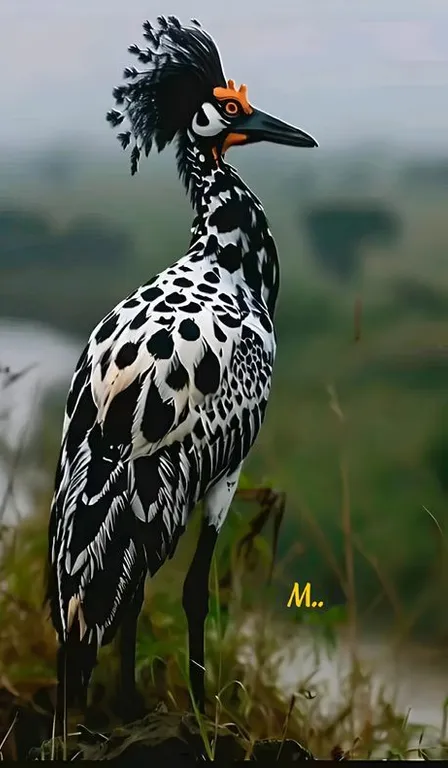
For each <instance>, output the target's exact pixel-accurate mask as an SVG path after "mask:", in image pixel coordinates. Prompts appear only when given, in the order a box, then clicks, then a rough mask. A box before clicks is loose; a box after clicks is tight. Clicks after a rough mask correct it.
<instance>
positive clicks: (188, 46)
mask: <svg viewBox="0 0 448 768" xmlns="http://www.w3.org/2000/svg"><path fill="white" fill-rule="evenodd" d="M143 36H144V38H145V39H146V41H147V42H148V46H147V48H140V47H139V46H138V45H131V46H129V49H128V50H129V52H130V53H132V54H133V55H135V56H137V58H138V60H139V61H140V62H141V63H142V64H144V65H146V66H145V69H143V70H139V69H136V67H126V69H125V70H124V74H123V77H124V78H125V79H126V80H130V81H132V82H129V83H127V84H125V85H120V86H118V87H117V88H115V89H114V91H113V96H114V98H115V101H116V105H117V107H121V111H119V110H118V109H112V110H110V112H108V113H107V120H108V121H109V123H110V124H111V125H112V126H113V127H116V126H118V125H121V124H122V123H123V122H124V120H125V119H127V120H128V122H129V125H130V130H128V131H124V132H122V133H119V134H118V137H117V138H118V140H119V141H120V143H121V145H122V147H123V149H126V148H127V147H128V146H129V144H131V141H133V142H134V146H133V149H132V152H131V173H132V174H134V173H136V171H137V169H138V162H139V159H140V155H141V152H142V151H143V152H144V153H145V154H146V156H147V155H148V154H149V152H150V151H151V147H152V145H153V143H155V144H156V147H157V149H158V151H159V152H160V151H161V150H162V149H164V147H165V146H166V145H167V144H169V143H170V142H171V141H173V139H174V138H175V137H176V135H177V134H179V133H180V132H181V131H183V130H185V129H186V128H187V127H188V125H189V123H190V121H191V119H192V117H193V115H194V113H195V112H196V111H197V110H198V109H199V106H200V105H201V104H202V103H203V102H204V101H206V100H207V98H210V96H211V93H212V91H213V88H215V87H216V86H225V85H226V79H225V76H224V72H223V69H222V64H221V58H220V55H219V51H218V49H217V47H216V44H215V42H214V40H213V39H212V37H210V35H209V34H208V33H207V32H206V31H205V30H204V29H202V27H201V25H200V24H199V22H198V21H196V20H195V19H192V21H191V26H189V27H183V26H182V25H181V23H180V22H179V20H178V19H177V18H175V17H174V16H168V18H165V17H164V16H159V18H158V19H157V27H153V25H152V24H150V22H149V21H145V22H144V24H143Z"/></svg>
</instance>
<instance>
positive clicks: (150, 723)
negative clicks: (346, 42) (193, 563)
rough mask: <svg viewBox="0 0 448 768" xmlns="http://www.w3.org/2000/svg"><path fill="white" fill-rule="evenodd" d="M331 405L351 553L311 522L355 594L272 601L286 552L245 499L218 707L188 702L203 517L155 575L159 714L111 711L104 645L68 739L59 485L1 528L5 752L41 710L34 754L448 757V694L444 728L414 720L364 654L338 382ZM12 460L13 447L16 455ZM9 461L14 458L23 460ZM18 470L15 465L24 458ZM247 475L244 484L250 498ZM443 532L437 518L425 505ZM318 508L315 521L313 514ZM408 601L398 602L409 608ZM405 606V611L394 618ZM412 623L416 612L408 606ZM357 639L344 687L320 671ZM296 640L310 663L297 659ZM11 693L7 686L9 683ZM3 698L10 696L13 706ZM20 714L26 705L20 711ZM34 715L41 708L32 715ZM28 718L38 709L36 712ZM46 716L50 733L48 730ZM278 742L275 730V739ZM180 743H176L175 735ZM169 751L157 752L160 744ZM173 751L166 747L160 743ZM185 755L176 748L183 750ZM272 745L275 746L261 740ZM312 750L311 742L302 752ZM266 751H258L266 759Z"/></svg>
mask: <svg viewBox="0 0 448 768" xmlns="http://www.w3.org/2000/svg"><path fill="white" fill-rule="evenodd" d="M329 398H330V399H329V404H330V408H331V412H332V413H333V416H334V418H335V420H336V423H337V425H338V426H337V429H338V432H339V455H340V488H341V493H340V520H341V527H342V530H343V540H344V554H343V557H342V559H341V558H339V557H338V556H337V555H335V553H334V552H332V550H331V546H330V545H329V543H328V541H327V537H326V534H325V532H324V531H323V530H322V529H320V528H319V526H318V524H317V523H316V521H313V526H314V527H313V531H314V536H315V542H316V549H317V550H319V551H320V552H321V553H323V554H325V556H326V557H327V558H328V561H329V564H330V567H332V568H333V569H334V573H335V579H338V580H339V582H340V588H341V591H342V593H343V594H344V596H345V597H344V601H343V605H341V606H339V607H338V606H333V607H331V608H329V609H328V610H323V611H321V612H319V613H317V612H313V611H312V610H311V609H306V608H303V609H300V610H296V611H294V613H293V614H292V612H289V613H288V614H286V612H285V611H282V610H281V609H279V607H278V604H277V607H276V605H275V601H276V599H278V595H279V594H283V595H285V594H289V591H290V587H291V584H290V581H289V578H290V577H289V573H290V571H289V569H288V558H290V557H294V556H295V554H296V553H294V552H289V553H286V554H285V555H284V556H283V557H282V558H281V559H280V560H279V561H278V562H277V563H276V567H275V570H274V578H273V582H272V583H271V580H270V573H271V564H272V555H273V537H272V535H271V534H270V533H269V532H268V531H267V530H265V531H263V532H262V533H261V534H259V535H256V536H255V537H254V538H253V539H252V540H251V539H250V538H249V542H250V543H251V546H245V547H242V546H241V542H242V541H243V540H244V541H246V542H247V537H248V535H250V532H251V520H252V518H253V515H254V514H256V513H257V507H256V505H253V504H252V505H251V504H248V503H247V502H246V501H242V500H237V501H236V502H235V503H234V505H233V508H232V510H231V513H230V515H229V519H228V521H227V523H226V526H225V528H224V530H223V532H222V535H221V537H220V541H219V546H218V549H217V552H216V556H215V558H214V561H213V567H212V573H211V579H210V588H211V598H210V613H209V618H208V622H207V660H206V671H207V692H208V702H207V712H206V715H205V716H204V717H202V716H201V715H200V714H199V713H198V712H197V711H195V712H194V714H193V715H190V716H188V715H186V714H185V713H186V711H187V710H188V709H189V705H190V701H191V691H190V689H189V684H188V673H187V668H188V665H187V655H186V640H185V638H186V626H185V618H184V615H183V612H182V609H181V600H180V595H181V585H182V578H183V575H184V573H185V570H186V567H187V564H188V561H189V559H190V557H191V551H192V547H193V544H194V541H195V537H196V535H197V528H198V521H199V520H198V516H196V517H195V518H194V519H193V520H192V523H191V526H190V528H189V529H188V531H187V533H186V534H185V536H184V538H183V539H182V540H181V543H180V546H179V549H178V552H177V553H176V556H175V558H174V559H173V561H172V562H170V563H167V564H166V565H165V566H164V568H163V569H162V570H161V571H160V572H159V574H158V575H157V576H156V577H155V578H154V579H153V580H152V581H151V582H150V583H149V584H148V588H147V594H146V599H145V605H144V610H143V612H142V616H141V619H140V625H139V639H138V646H137V676H138V683H139V687H140V689H141V690H142V692H143V693H144V696H145V701H146V705H147V707H148V710H149V711H150V714H149V715H148V717H147V718H146V719H145V720H144V721H142V722H140V723H135V724H133V725H129V726H128V727H126V728H123V727H122V726H120V725H119V723H118V720H117V718H116V716H115V714H114V696H115V690H114V685H113V681H114V679H115V676H116V673H117V655H116V652H115V648H114V646H113V645H112V646H109V647H107V648H105V649H103V650H102V651H101V653H100V664H99V666H98V667H97V669H96V670H95V673H94V678H93V682H92V688H91V702H90V707H89V711H88V714H87V719H86V725H85V726H79V725H78V720H79V716H78V717H77V716H76V713H74V714H73V713H72V716H71V718H70V720H69V723H68V733H69V736H68V737H67V742H66V743H65V744H63V745H61V743H60V742H59V741H58V740H55V739H52V738H49V737H48V734H49V733H50V734H51V728H52V720H51V714H50V713H51V699H52V696H53V695H54V684H55V680H54V654H55V650H56V643H55V638H54V633H53V631H52V629H51V626H50V624H49V621H48V619H47V617H46V615H45V613H44V611H43V610H42V574H43V572H44V563H45V556H46V519H47V514H48V507H49V502H50V491H49V489H48V488H47V489H44V490H40V491H39V492H36V494H35V508H36V511H35V514H34V515H33V516H31V517H30V518H27V519H25V520H22V521H21V522H19V523H18V525H17V526H14V527H8V526H5V525H3V526H2V527H1V529H0V546H1V549H2V558H1V562H0V614H1V616H2V622H1V625H0V689H1V690H0V694H3V699H2V697H1V696H0V745H1V749H0V752H1V753H2V756H3V758H8V757H9V758H11V757H14V756H15V757H17V756H19V757H20V756H23V750H24V748H25V743H26V741H27V738H28V737H29V738H32V737H31V736H30V735H29V734H28V735H27V736H26V737H25V736H24V730H23V725H22V729H21V728H20V726H21V723H23V722H25V723H26V722H33V723H34V726H33V729H32V730H33V732H34V734H38V733H41V734H44V731H45V730H46V734H47V736H46V737H45V738H42V739H41V740H42V744H41V745H40V744H39V743H34V744H32V743H30V742H28V743H27V744H26V747H27V748H28V747H30V746H33V747H35V748H37V752H36V751H35V755H36V756H40V758H55V757H58V756H61V754H62V755H64V754H65V755H66V756H67V759H75V758H76V759H105V758H106V756H107V757H108V758H111V757H113V756H118V754H121V753H122V752H123V751H126V752H129V750H131V751H132V750H134V751H135V750H136V749H137V750H138V749H141V750H149V752H148V755H151V756H152V757H154V756H155V755H158V756H159V758H160V759H164V756H165V757H166V754H168V753H166V754H165V752H163V750H169V749H178V750H179V749H181V748H182V749H184V750H185V749H189V750H190V751H192V753H193V754H196V755H198V754H204V755H205V756H207V757H208V759H215V758H218V757H219V756H221V757H224V758H226V759H229V760H230V759H234V758H236V757H238V758H241V759H242V758H243V757H245V758H246V759H249V758H250V759H261V757H260V755H261V754H262V752H263V750H267V749H270V750H271V752H270V754H271V756H272V755H274V757H275V759H277V760H278V761H279V762H281V758H282V757H285V758H286V757H287V755H288V750H291V749H292V748H295V749H299V747H294V746H293V743H292V741H291V740H293V741H295V742H298V744H299V745H302V747H303V748H304V749H306V750H309V751H310V752H311V753H312V754H313V755H315V756H317V757H319V758H324V759H325V758H327V759H328V758H333V759H342V758H344V759H360V758H367V759H369V758H370V759H374V758H377V757H385V758H386V759H408V758H410V757H415V756H417V757H420V758H422V759H436V758H440V757H448V748H447V744H446V730H447V726H446V722H447V706H448V705H446V706H445V709H444V712H443V713H441V722H442V727H441V730H440V732H437V730H436V729H434V728H429V727H425V724H421V725H415V724H411V723H410V721H409V711H408V712H400V711H399V710H397V708H396V706H395V703H394V696H393V691H392V692H391V691H390V690H387V689H386V688H385V687H384V686H381V685H379V684H378V682H377V680H376V677H375V670H374V669H369V668H368V667H367V666H366V664H365V660H363V657H362V651H361V648H360V645H359V638H358V623H359V611H358V606H357V597H356V573H355V555H356V552H357V551H359V550H360V551H361V552H362V551H363V546H362V543H360V542H359V541H358V540H357V537H356V535H355V534H354V532H353V530H352V522H351V501H350V476H349V465H348V459H347V455H346V453H345V439H346V438H345V429H346V417H345V414H344V413H343V410H342V407H341V404H340V402H339V400H338V394H337V392H336V390H335V389H331V390H330V392H329ZM11 460H13V457H11ZM12 466H16V465H15V463H14V462H13V464H12ZM14 471H15V472H17V471H18V470H17V468H16V469H15V470H14ZM247 487H248V482H247V480H245V479H243V481H242V490H243V491H245V492H246V493H245V494H244V493H243V495H246V496H247ZM425 514H426V515H427V517H428V519H429V520H430V522H431V525H433V527H434V529H435V530H436V532H437V535H438V536H439V538H441V540H442V541H443V543H444V545H445V540H444V534H443V530H442V528H441V527H440V523H439V522H438V520H437V518H436V517H435V516H434V515H433V513H431V512H430V511H427V512H426V513H425ZM312 519H313V518H312V516H311V520H312ZM374 567H375V569H376V571H377V576H378V582H379V590H380V592H382V593H383V595H386V597H387V598H388V599H390V600H391V601H392V596H391V593H393V585H391V584H390V583H389V582H388V580H387V577H386V576H385V575H384V574H382V573H381V569H380V568H378V565H377V564H374ZM399 611H400V607H399V606H398V607H397V613H398V614H399ZM400 617H401V614H399V615H398V616H397V620H398V619H399V618H400ZM401 618H402V619H403V621H406V617H401ZM347 637H348V652H349V653H348V663H347V664H346V666H345V667H344V668H343V669H342V668H341V671H340V672H339V673H338V679H337V688H338V690H337V695H336V697H335V696H334V695H331V694H330V692H329V683H330V681H329V680H328V679H325V677H324V678H322V675H321V676H320V679H319V672H320V670H321V668H322V664H323V659H324V657H326V658H327V659H329V660H330V661H331V662H332V663H334V664H338V662H339V661H340V660H341V659H342V657H343V655H344V653H345V649H346V648H347V643H345V642H343V639H344V638H347ZM298 649H300V651H301V656H302V658H306V657H307V658H308V661H310V660H311V664H308V665H305V664H303V665H302V666H300V664H299V665H298V664H297V661H296V660H295V659H296V657H297V652H298ZM293 665H294V668H295V670H296V679H295V680H294V681H293V680H289V683H288V684H287V683H286V682H285V669H287V668H288V666H290V667H291V668H292V666H293ZM8 694H9V695H8ZM2 701H3V706H2ZM17 713H18V714H17ZM30 713H33V717H34V718H35V722H34V721H33V719H32V716H31V714H30ZM30 718H31V720H30ZM39 727H40V731H39ZM267 740H268V741H267ZM176 745H177V746H176ZM157 750H159V751H157ZM160 750H162V752H160ZM176 754H177V753H176ZM263 754H264V752H263ZM304 754H305V753H303V754H302V757H303V755H304ZM257 755H258V757H257Z"/></svg>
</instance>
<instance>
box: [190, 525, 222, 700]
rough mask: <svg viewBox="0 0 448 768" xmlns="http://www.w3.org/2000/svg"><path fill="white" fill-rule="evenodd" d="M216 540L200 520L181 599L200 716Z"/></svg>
mask: <svg viewBox="0 0 448 768" xmlns="http://www.w3.org/2000/svg"><path fill="white" fill-rule="evenodd" d="M217 537H218V532H217V530H216V528H215V527H214V526H213V525H210V524H209V523H208V521H207V519H203V520H202V524H201V532H200V534H199V539H198V543H197V547H196V552H195V553H194V557H193V560H192V562H191V565H190V568H189V571H188V573H187V576H186V579H185V582H184V588H183V596H182V605H183V608H184V611H185V614H186V617H187V622H188V649H189V668H190V685H191V689H192V693H193V698H194V700H195V703H196V706H197V707H198V709H199V711H200V712H201V713H203V712H204V709H205V688H204V678H205V669H204V628H205V620H206V618H207V614H208V598H209V591H208V580H209V574H210V565H211V562H212V557H213V551H214V549H215V544H216V539H217Z"/></svg>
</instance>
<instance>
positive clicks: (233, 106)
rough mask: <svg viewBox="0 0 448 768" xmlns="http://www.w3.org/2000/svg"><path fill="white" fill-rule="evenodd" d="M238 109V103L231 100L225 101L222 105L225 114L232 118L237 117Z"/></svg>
mask: <svg viewBox="0 0 448 768" xmlns="http://www.w3.org/2000/svg"><path fill="white" fill-rule="evenodd" d="M240 108H241V106H240V104H239V103H238V101H233V100H231V101H226V103H225V104H224V109H225V111H226V112H227V114H228V115H232V117H233V116H234V115H237V114H238V113H239V112H240Z"/></svg>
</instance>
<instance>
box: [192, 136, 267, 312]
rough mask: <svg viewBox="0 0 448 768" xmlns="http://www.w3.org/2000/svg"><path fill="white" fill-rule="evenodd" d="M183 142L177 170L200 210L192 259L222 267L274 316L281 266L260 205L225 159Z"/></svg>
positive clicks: (195, 226) (196, 219)
mask: <svg viewBox="0 0 448 768" xmlns="http://www.w3.org/2000/svg"><path fill="white" fill-rule="evenodd" d="M182 138H183V140H182V141H181V142H180V143H179V149H178V154H177V160H178V169H179V174H180V176H181V179H182V180H183V182H184V184H185V186H186V188H187V190H188V191H189V192H190V197H191V202H192V204H193V207H194V209H195V211H196V217H195V220H194V222H193V227H192V239H191V243H190V249H189V255H190V257H191V258H192V259H193V260H196V261H198V260H201V259H203V258H208V259H210V261H212V262H215V263H218V264H219V265H220V266H221V267H224V268H225V269H226V270H228V272H229V273H230V274H232V276H233V279H234V281H235V282H236V283H244V284H245V285H247V286H248V287H249V288H250V289H251V291H252V292H253V294H254V295H255V297H256V298H257V299H262V300H263V301H264V302H265V303H266V306H267V309H268V311H269V314H270V315H271V317H273V315H274V311H275V305H276V301H277V296H278V289H279V262H278V256H277V249H276V246H275V242H274V239H273V237H272V234H271V231H270V229H269V225H268V222H267V218H266V214H265V212H264V210H263V206H262V205H261V202H260V201H259V199H258V198H257V197H256V195H254V194H253V192H252V191H251V190H250V189H249V187H248V186H247V185H246V184H245V182H244V181H243V180H242V179H241V177H240V176H239V175H238V173H237V171H236V170H235V168H233V167H232V166H231V165H228V164H227V163H226V162H225V161H224V159H223V158H222V156H221V155H216V153H215V152H214V151H212V148H211V147H210V150H209V151H207V152H205V151H204V150H203V149H202V148H200V147H198V146H197V144H196V143H195V141H194V137H193V136H192V134H189V133H187V134H185V136H184V137H182ZM204 241H205V243H206V244H205V247H204Z"/></svg>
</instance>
